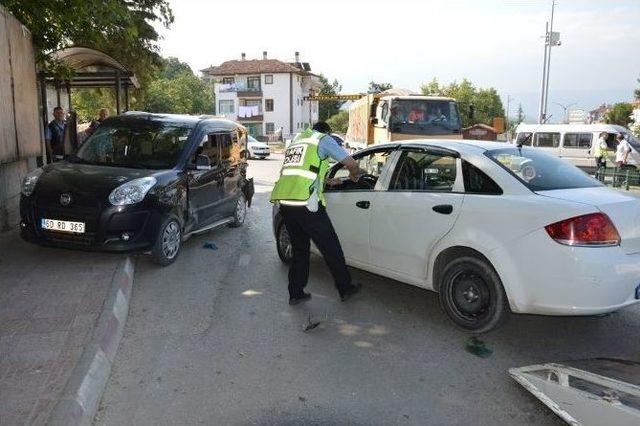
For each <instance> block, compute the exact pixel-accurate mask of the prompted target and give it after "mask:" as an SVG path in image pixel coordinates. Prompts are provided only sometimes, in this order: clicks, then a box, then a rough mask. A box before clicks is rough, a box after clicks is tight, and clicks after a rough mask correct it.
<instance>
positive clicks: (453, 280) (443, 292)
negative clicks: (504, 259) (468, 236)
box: [439, 256, 509, 334]
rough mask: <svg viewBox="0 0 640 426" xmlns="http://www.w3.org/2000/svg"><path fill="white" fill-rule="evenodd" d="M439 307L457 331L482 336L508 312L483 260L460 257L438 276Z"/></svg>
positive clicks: (491, 271)
mask: <svg viewBox="0 0 640 426" xmlns="http://www.w3.org/2000/svg"><path fill="white" fill-rule="evenodd" d="M440 276H441V277H442V278H441V281H440V286H439V298H440V306H441V307H442V309H443V310H444V311H445V313H446V314H447V315H448V316H449V318H450V319H451V320H452V321H453V322H454V323H456V325H458V326H459V327H461V328H463V329H465V330H467V331H471V332H473V333H478V334H480V333H486V332H488V331H490V330H492V329H494V328H495V327H497V326H498V325H499V324H500V322H501V321H502V320H504V317H505V316H506V314H507V313H508V311H509V307H508V302H507V298H506V295H505V293H504V289H503V287H502V283H501V281H500V277H498V274H497V273H496V271H495V270H494V269H493V267H492V266H491V265H490V264H489V263H487V262H486V261H485V260H483V259H479V258H477V257H473V256H462V257H458V258H456V259H453V260H452V261H450V262H449V263H447V264H446V265H445V266H444V268H443V270H442V273H441V274H440Z"/></svg>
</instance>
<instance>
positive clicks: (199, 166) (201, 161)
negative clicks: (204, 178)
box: [196, 154, 211, 170]
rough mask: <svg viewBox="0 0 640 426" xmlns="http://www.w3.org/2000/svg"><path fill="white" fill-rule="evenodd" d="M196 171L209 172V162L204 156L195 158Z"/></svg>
mask: <svg viewBox="0 0 640 426" xmlns="http://www.w3.org/2000/svg"><path fill="white" fill-rule="evenodd" d="M196 170H211V160H209V157H207V156H206V155H204V154H198V155H197V156H196Z"/></svg>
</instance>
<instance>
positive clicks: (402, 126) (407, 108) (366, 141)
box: [345, 89, 462, 149]
mask: <svg viewBox="0 0 640 426" xmlns="http://www.w3.org/2000/svg"><path fill="white" fill-rule="evenodd" d="M408 139H462V123H461V120H460V113H459V111H458V104H457V103H456V101H455V99H452V98H445V97H440V96H421V95H417V94H414V93H412V92H411V91H409V90H404V89H389V90H385V91H384V92H380V93H375V94H367V95H365V96H364V97H362V98H360V99H358V100H357V101H354V102H353V104H352V105H351V107H350V108H349V128H348V130H347V137H346V139H345V142H346V143H347V145H348V146H349V147H350V148H352V149H361V148H364V147H366V146H368V145H373V144H379V143H386V142H393V141H401V140H408Z"/></svg>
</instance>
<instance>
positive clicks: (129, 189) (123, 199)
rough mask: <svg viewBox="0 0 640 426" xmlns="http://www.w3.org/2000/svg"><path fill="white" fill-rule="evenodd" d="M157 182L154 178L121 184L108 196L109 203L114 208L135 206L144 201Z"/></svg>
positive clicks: (144, 178)
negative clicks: (128, 205)
mask: <svg viewBox="0 0 640 426" xmlns="http://www.w3.org/2000/svg"><path fill="white" fill-rule="evenodd" d="M156 182H157V180H156V178H154V177H143V178H139V179H133V180H130V181H129V182H127V183H123V184H122V185H120V186H119V187H117V188H116V189H114V190H113V191H111V194H109V202H110V203H111V204H113V205H114V206H126V205H127V204H136V203H139V202H140V201H142V200H144V197H145V196H146V195H147V192H149V190H150V189H151V188H153V185H155V184H156Z"/></svg>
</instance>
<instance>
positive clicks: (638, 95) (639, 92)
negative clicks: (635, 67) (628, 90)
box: [633, 78, 640, 101]
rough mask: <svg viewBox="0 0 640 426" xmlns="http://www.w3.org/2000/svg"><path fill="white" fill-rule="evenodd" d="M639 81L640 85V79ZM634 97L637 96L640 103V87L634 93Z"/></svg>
mask: <svg viewBox="0 0 640 426" xmlns="http://www.w3.org/2000/svg"><path fill="white" fill-rule="evenodd" d="M637 81H638V83H640V78H639V79H638V80H637ZM633 95H634V96H635V98H636V99H637V100H639V101H640V87H638V88H637V89H636V90H635V91H634V92H633Z"/></svg>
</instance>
